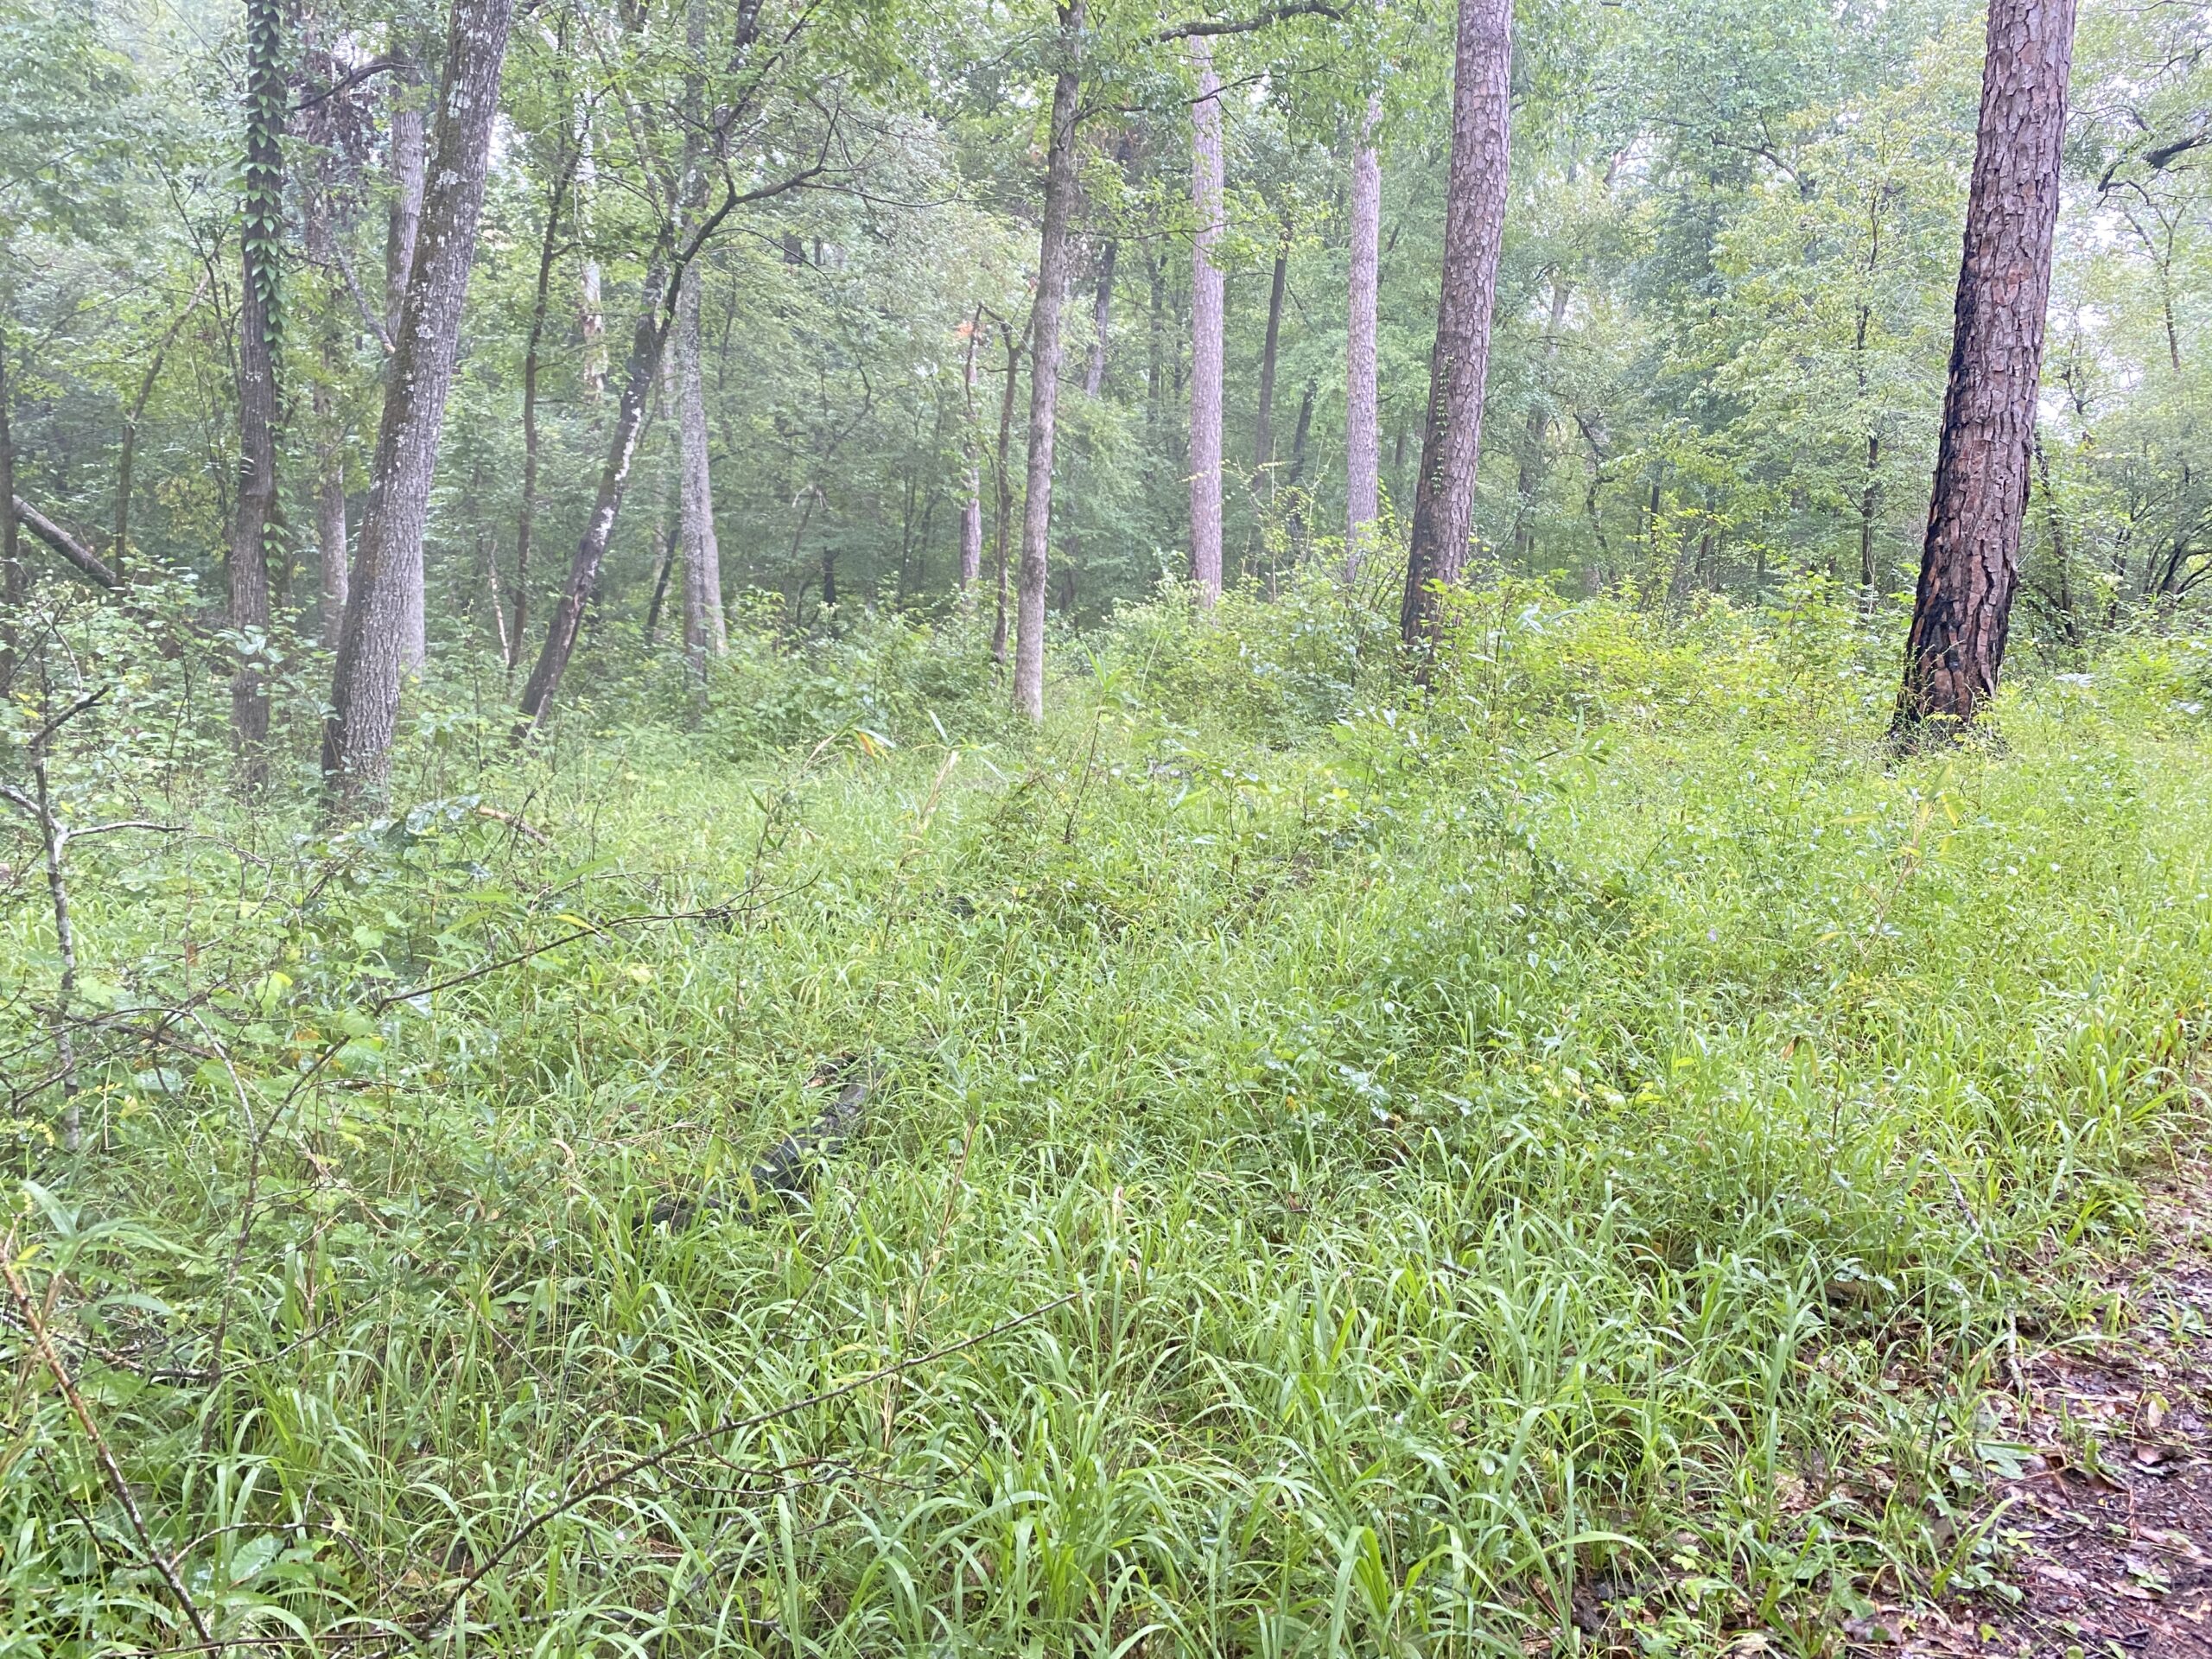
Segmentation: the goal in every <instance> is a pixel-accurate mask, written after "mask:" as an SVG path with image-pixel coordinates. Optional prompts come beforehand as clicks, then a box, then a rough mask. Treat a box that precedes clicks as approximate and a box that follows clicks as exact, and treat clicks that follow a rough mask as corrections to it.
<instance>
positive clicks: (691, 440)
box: [676, 265, 729, 673]
mask: <svg viewBox="0 0 2212 1659" xmlns="http://www.w3.org/2000/svg"><path fill="white" fill-rule="evenodd" d="M700 276H701V272H700V269H699V267H698V266H696V265H694V266H693V267H692V268H691V269H690V270H687V271H686V272H684V274H683V288H682V289H681V290H680V291H679V292H678V293H677V299H676V407H677V452H678V460H679V461H680V463H681V467H682V472H683V487H682V489H681V491H680V492H679V493H678V502H679V512H680V513H681V516H682V520H683V651H684V655H685V656H686V657H687V658H690V662H691V665H692V668H693V670H694V671H695V672H701V673H703V672H704V671H705V669H706V664H707V658H709V657H726V656H728V654H729V631H728V624H727V623H726V622H725V621H724V620H723V617H722V563H721V547H720V545H719V544H718V543H716V542H715V492H714V483H713V480H712V478H711V477H710V475H709V469H708V464H707V391H706V380H705V377H704V376H703V375H702V373H701V372H700V368H699V357H700V339H699V333H700V331H699V283H700Z"/></svg>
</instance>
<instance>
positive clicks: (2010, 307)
mask: <svg viewBox="0 0 2212 1659" xmlns="http://www.w3.org/2000/svg"><path fill="white" fill-rule="evenodd" d="M1987 42H1988V44H1987V52H1986V58H1985V60H1984V63H1983V67H1982V79H1981V113H1980V120H1979V122H1978V123H1977V124H1976V127H1975V134H1974V174H1973V177H1972V180H1971V181H1970V182H1969V184H1968V186H1967V225H1966V251H1965V254H1964V256H1963V257H1962V258H1961V262H1960V265H1959V293H1958V306H1957V310H1956V313H1955V321H1954V322H1953V326H1952V337H1951V368H1950V378H1949V381H1948V385H1946V386H1945V388H1944V391H1943V424H1942V431H1941V434H1940V435H1939V437H1938V439H1937V444H1936V482H1935V487H1934V489H1933V491H1932V492H1931V494H1930V499H1929V508H1928V536H1927V539H1926V542H1925V543H1923V548H1922V551H1921V562H1920V582H1919V587H1918V589H1917V591H1916V593H1915V594H1914V597H1913V609H1912V629H1911V632H1910V634H1909V635H1908V636H1907V638H1906V640H1905V660H1904V684H1903V685H1902V686H1901V687H1900V689H1899V690H1898V694H1897V715H1896V718H1895V720H1894V721H1893V722H1892V724H1891V731H1892V734H1893V736H1894V737H1895V738H1896V740H1897V741H1898V742H1899V743H1901V744H1904V745H1906V746H1908V747H1909V746H1910V745H1912V744H1915V743H1916V742H1918V741H1920V740H1921V739H1922V738H1923V735H1924V734H1926V733H1927V732H1928V730H1929V723H1930V722H1931V721H1942V722H1945V725H1944V726H1943V728H1942V729H1943V730H1944V731H1946V732H1948V733H1952V734H1955V733H1956V732H1958V731H1960V730H1961V729H1962V728H1964V727H1965V726H1966V725H1967V723H1969V722H1970V721H1973V719H1974V716H1975V715H1977V714H1978V713H1979V712H1980V709H1981V708H1982V706H1983V705H1984V704H1985V703H1986V702H1987V701H1988V699H1989V697H1990V696H1992V695H1993V693H1994V692H1995V690H1996V689H1997V674H1998V670H1999V667H2001V666H2002V664H2003V663H2004V660H2005V634H2006V632H2007V631H2008V629H2009V627H2010V625H2011V620H2012V594H2013V590H2014V588H2015V587H2016V586H2017V585H2018V581H2019V549H2020V521H2021V518H2022V515H2023V514H2024V512H2025V511H2026V508H2027V499H2028V483H2029V471H2030V465H2029V463H2030V457H2031V452H2032V450H2033V448H2034V443H2035V429H2036V400H2037V394H2038V392H2039V391H2040V389H2041V383H2042V372H2043V347H2044V313H2045V311H2046V309H2047V308H2048V306H2049V302H2050V266H2051V239H2052V234H2053V232H2054V230H2055V229H2056V225H2057V222H2058V192H2059V162H2060V151H2061V148H2062V146H2063V142H2064V139H2065V137H2066V91H2067V79H2068V73H2069V69H2070V67H2071V65H2072V60H2073V53H2074V0H1990V7H1989V23H1988V32H1987Z"/></svg>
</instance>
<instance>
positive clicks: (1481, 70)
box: [1399, 0, 1513, 645]
mask: <svg viewBox="0 0 2212 1659" xmlns="http://www.w3.org/2000/svg"><path fill="white" fill-rule="evenodd" d="M1512 68H1513V4H1512V0H1459V44H1458V50H1457V55H1456V58H1455V60H1454V62H1453V67H1452V170H1451V175H1450V179H1449V181H1448V183H1447V185H1446V193H1447V194H1446V203H1445V209H1444V291H1443V296H1442V298H1441V299H1440V302H1439V303H1438V305H1437V310H1436V346H1435V350H1434V353H1433V355H1432V356H1431V357H1430V359H1429V366H1428V418H1427V426H1426V429H1425V430H1424V432H1423V435H1422V438H1421V476H1420V478H1419V479H1418V480H1416V481H1415V484H1414V534H1413V546H1412V549H1411V550H1410V553H1409V556H1408V560H1407V563H1406V594H1405V603H1404V606H1403V607H1402V609H1401V611H1400V613H1399V627H1400V631H1401V632H1402V635H1403V636H1404V639H1405V642H1406V644H1407V645H1423V644H1429V643H1433V641H1434V639H1435V634H1436V627H1437V620H1438V616H1439V605H1438V598H1437V590H1438V588H1441V587H1445V586H1448V585H1450V584H1452V583H1453V582H1458V581H1459V573H1460V571H1461V570H1462V569H1465V565H1466V561H1467V537H1468V534H1469V531H1470V528H1471V521H1472V518H1473V514H1474V501H1475V464H1476V461H1477V460H1478V457H1479V455H1480V452H1481V448H1482V432H1483V386H1484V381H1485V380H1486V379H1487V378H1488V376H1489V372H1490V322H1491V311H1492V309H1493V308H1495V306H1496V303H1497V251H1498V245H1499V242H1500V239H1501V238H1502V237H1503V232H1504V228H1505V184H1506V164H1507V162H1508V160H1509V154H1508V152H1509V149H1510V143H1509V140H1510V135H1511V125H1510V123H1511V106H1510V97H1511V90H1512V89H1511V86H1510V82H1511V79H1512Z"/></svg>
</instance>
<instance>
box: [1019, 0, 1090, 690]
mask: <svg viewBox="0 0 2212 1659" xmlns="http://www.w3.org/2000/svg"><path fill="white" fill-rule="evenodd" d="M1087 3H1088V0H1061V4H1060V8H1059V14H1060V41H1059V48H1060V66H1059V72H1058V73H1057V74H1056V75H1054V76H1053V78H1052V134H1051V137H1050V140H1049V142H1048V143H1047V145H1046V158H1045V223H1044V228H1043V230H1042V232H1040V233H1039V237H1038V245H1037V308H1036V315H1034V316H1033V318H1032V319H1031V329H1032V333H1031V336H1030V339H1031V345H1030V358H1029V478H1028V493H1027V495H1026V496H1025V497H1024V498H1023V500H1022V504H1021V574H1020V582H1019V583H1018V584H1017V588H1016V594H1015V616H1014V707H1015V708H1017V709H1020V711H1021V712H1022V713H1023V714H1025V715H1028V716H1029V718H1030V719H1032V720H1038V721H1041V720H1042V719H1044V718H1045V596H1046V580H1047V574H1048V573H1047V570H1046V557H1047V555H1048V554H1049V551H1050V543H1051V538H1052V440H1053V437H1054V428H1055V425H1056V421H1055V416H1056V413H1057V405H1058V397H1059V390H1060V306H1061V303H1062V302H1063V301H1065V299H1066V297H1067V289H1068V220H1069V219H1070V218H1071V216H1072V214H1073V213H1074V210H1075V188H1076V177H1075V133H1076V118H1077V107H1076V105H1077V98H1078V96H1079V95H1080V92H1081V90H1082V87H1081V81H1080V79H1079V77H1080V74H1081V67H1082V61H1081V54H1082V50H1083V23H1084V10H1085V7H1086V5H1087Z"/></svg>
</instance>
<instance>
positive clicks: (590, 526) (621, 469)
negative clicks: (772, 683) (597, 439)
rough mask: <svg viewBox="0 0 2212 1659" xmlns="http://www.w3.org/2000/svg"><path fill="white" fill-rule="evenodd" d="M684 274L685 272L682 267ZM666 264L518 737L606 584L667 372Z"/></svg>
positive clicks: (660, 268) (549, 696) (539, 713)
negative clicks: (657, 385)
mask: <svg viewBox="0 0 2212 1659" xmlns="http://www.w3.org/2000/svg"><path fill="white" fill-rule="evenodd" d="M677 279H678V280H679V281H680V280H682V274H681V273H680V272H679V273H678V277H677ZM668 283H669V275H668V268H667V264H666V263H665V262H664V261H663V260H658V259H657V260H655V261H654V262H653V263H652V264H651V265H649V266H648V267H647V268H646V270H645V292H644V294H643V295H642V296H640V297H639V303H638V321H637V326H636V327H635V328H634V329H633V330H632V333H631V337H630V361H629V365H628V368H627V370H626V372H625V373H624V376H623V382H622V401H621V402H620V404H618V405H617V406H616V408H615V411H614V430H613V434H612V435H611V437H610V439H609V441H608V447H607V464H606V465H605V466H604V467H602V468H601V471H600V475H599V493H598V495H597V497H596V498H595V499H594V500H593V502H592V509H591V516H590V518H587V519H586V520H585V521H584V531H583V535H582V537H580V538H579V539H578V540H577V543H576V550H575V554H574V556H571V557H570V559H569V575H568V579H567V580H566V581H565V582H563V584H562V587H561V597H560V598H559V599H558V600H557V601H555V603H554V607H553V616H552V619H551V620H550V621H549V622H548V623H547V624H546V628H545V644H544V645H543V647H541V648H540V650H539V651H538V653H537V666H536V667H534V668H532V669H531V671H530V679H529V681H528V683H525V684H524V687H523V693H522V711H521V712H522V717H521V719H520V720H518V721H517V722H516V723H515V729H514V734H513V735H514V737H515V739H516V741H520V740H522V739H524V738H525V737H527V736H529V735H530V734H531V732H532V731H533V730H535V729H536V728H537V722H538V721H540V720H541V719H543V716H544V713H545V709H546V708H547V706H548V705H549V704H550V702H552V700H553V694H554V693H555V692H556V691H557V690H560V687H561V677H562V676H563V675H564V674H566V673H567V672H568V671H569V657H570V655H571V654H572V653H573V652H575V648H576V634H577V631H578V630H579V629H580V628H581V627H582V625H583V618H584V607H585V605H586V604H587V603H588V601H590V599H591V597H592V595H593V594H594V592H595V591H596V590H597V589H598V587H599V567H600V565H601V563H603V562H604V561H605V559H606V557H607V543H609V542H611V541H612V540H613V537H614V521H615V519H616V518H617V517H618V516H620V512H621V511H622V497H623V494H624V493H625V492H626V490H627V489H628V488H629V484H630V467H631V464H632V462H633V461H636V459H637V455H638V439H639V436H640V435H642V433H643V432H644V430H645V407H646V404H648V402H650V400H651V398H652V387H653V381H654V379H655V378H657V377H658V374H659V373H660V358H661V349H662V347H663V346H664V344H665V331H664V330H665V325H664V318H663V317H662V315H661V308H662V300H663V296H664V295H665V294H666V293H667V291H668Z"/></svg>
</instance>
